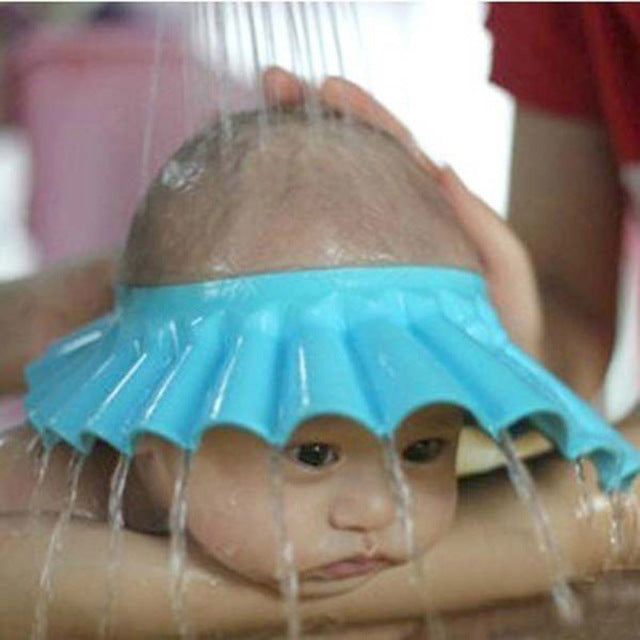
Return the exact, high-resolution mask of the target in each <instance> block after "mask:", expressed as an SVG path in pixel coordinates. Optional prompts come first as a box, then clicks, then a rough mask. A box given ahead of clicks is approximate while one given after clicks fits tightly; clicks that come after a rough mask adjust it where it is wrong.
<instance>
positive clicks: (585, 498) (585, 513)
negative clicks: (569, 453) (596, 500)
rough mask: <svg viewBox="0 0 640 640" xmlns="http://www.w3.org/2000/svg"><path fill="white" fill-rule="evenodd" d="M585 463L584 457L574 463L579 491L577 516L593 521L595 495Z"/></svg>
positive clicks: (589, 521)
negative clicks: (587, 477)
mask: <svg viewBox="0 0 640 640" xmlns="http://www.w3.org/2000/svg"><path fill="white" fill-rule="evenodd" d="M584 465H585V462H584V460H583V459H582V458H578V459H577V460H576V461H575V464H574V472H575V478H576V483H577V485H578V491H579V494H578V508H577V511H576V516H577V517H578V518H580V519H582V520H586V521H587V523H591V522H592V520H593V515H594V514H593V497H592V495H591V491H590V489H589V485H588V484H587V480H586V476H585V470H584Z"/></svg>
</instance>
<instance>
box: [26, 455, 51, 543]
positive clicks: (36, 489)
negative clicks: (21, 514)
mask: <svg viewBox="0 0 640 640" xmlns="http://www.w3.org/2000/svg"><path fill="white" fill-rule="evenodd" d="M52 451H53V447H51V448H48V449H47V448H43V449H41V450H40V452H39V455H38V457H37V463H36V482H35V484H34V486H33V491H32V492H31V497H30V498H29V507H28V510H29V518H28V522H27V529H28V531H36V530H37V527H38V524H39V522H40V515H41V509H40V496H41V495H42V487H43V486H44V479H45V478H46V477H47V473H48V471H49V467H50V465H51V454H52Z"/></svg>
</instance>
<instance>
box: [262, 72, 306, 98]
mask: <svg viewBox="0 0 640 640" xmlns="http://www.w3.org/2000/svg"><path fill="white" fill-rule="evenodd" d="M262 87H263V92H264V97H265V100H266V101H267V104H268V105H270V106H296V105H298V104H302V103H303V102H304V100H305V96H306V94H307V93H308V88H307V87H306V85H305V84H304V82H302V80H300V79H299V78H298V77H297V76H295V75H294V74H293V73H290V72H289V71H286V70H285V69H282V68H281V67H269V68H268V69H266V70H265V71H264V73H263V74H262Z"/></svg>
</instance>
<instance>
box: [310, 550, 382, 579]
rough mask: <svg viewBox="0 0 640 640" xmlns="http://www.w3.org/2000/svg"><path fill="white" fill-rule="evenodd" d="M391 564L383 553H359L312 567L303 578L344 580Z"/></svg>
mask: <svg viewBox="0 0 640 640" xmlns="http://www.w3.org/2000/svg"><path fill="white" fill-rule="evenodd" d="M393 564H395V563H394V562H392V561H391V560H390V559H389V558H387V557H386V556H383V555H376V556H365V555H359V556H353V557H351V558H345V559H344V560H338V561H337V562H332V563H330V564H326V565H324V566H322V567H319V568H318V569H312V570H311V571H309V572H308V573H307V574H306V575H304V576H303V578H304V579H305V580H312V581H323V580H345V579H348V578H356V577H359V576H365V575H368V574H371V573H377V572H379V571H382V570H383V569H387V568H388V567H390V566H392V565H393Z"/></svg>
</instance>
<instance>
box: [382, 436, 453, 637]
mask: <svg viewBox="0 0 640 640" xmlns="http://www.w3.org/2000/svg"><path fill="white" fill-rule="evenodd" d="M384 460H385V466H386V470H387V473H388V475H389V477H390V479H391V482H392V487H393V495H394V499H395V503H396V511H397V513H398V518H399V519H400V522H401V524H402V529H403V534H404V539H405V546H406V548H407V555H408V556H409V558H410V562H411V581H412V582H413V585H414V587H415V588H416V591H417V593H418V595H419V597H420V600H421V604H422V608H423V613H424V620H423V623H424V628H425V629H426V630H427V637H428V638H430V639H431V640H445V638H446V635H447V634H446V629H445V627H444V622H443V620H442V618H441V617H440V616H439V615H437V614H436V613H435V612H434V611H433V609H432V608H431V607H430V605H429V603H428V601H427V593H428V589H427V578H426V576H425V573H424V566H423V564H422V558H421V557H420V556H419V555H418V553H417V550H416V545H415V522H414V519H413V516H412V511H413V509H412V504H413V499H412V496H411V488H410V487H409V483H408V482H407V479H406V478H405V475H404V472H403V471H402V463H401V461H400V457H399V456H398V452H397V449H396V445H395V441H394V439H393V436H391V437H390V438H388V439H386V440H385V441H384Z"/></svg>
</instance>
